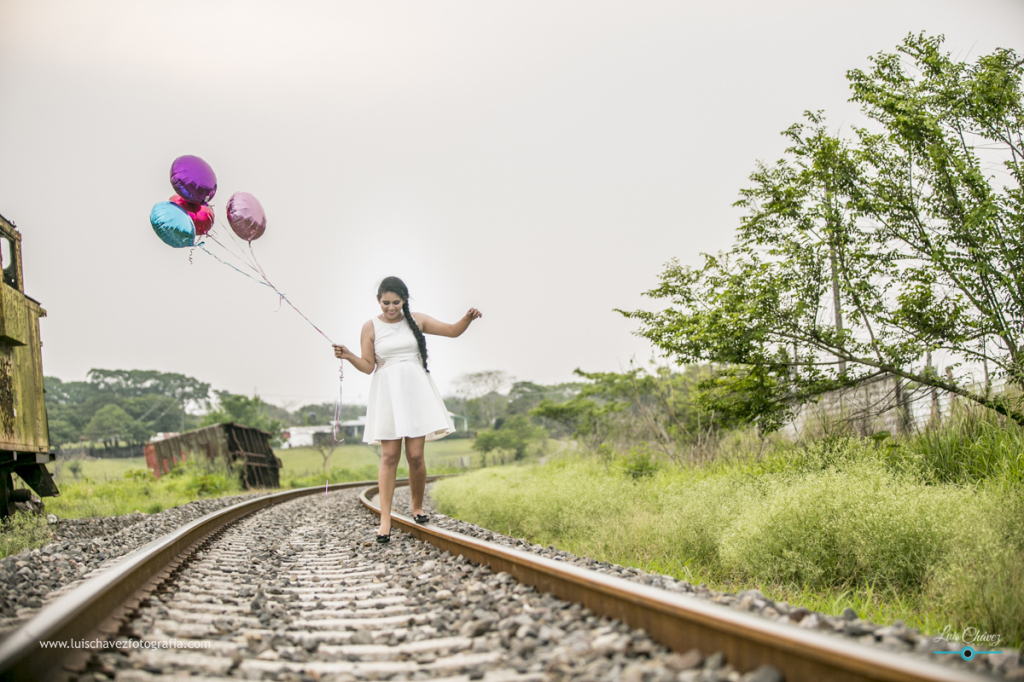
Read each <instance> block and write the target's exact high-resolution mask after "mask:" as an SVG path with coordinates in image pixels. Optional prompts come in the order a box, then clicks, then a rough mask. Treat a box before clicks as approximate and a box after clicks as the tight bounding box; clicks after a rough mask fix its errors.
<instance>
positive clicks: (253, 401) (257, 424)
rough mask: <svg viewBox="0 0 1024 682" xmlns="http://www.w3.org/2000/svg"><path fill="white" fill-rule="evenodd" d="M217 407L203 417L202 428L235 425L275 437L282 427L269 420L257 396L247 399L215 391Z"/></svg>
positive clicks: (264, 405)
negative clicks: (214, 425) (215, 425)
mask: <svg viewBox="0 0 1024 682" xmlns="http://www.w3.org/2000/svg"><path fill="white" fill-rule="evenodd" d="M217 400H218V402H219V407H218V408H217V409H216V410H214V411H212V412H209V413H208V414H207V415H206V416H205V417H203V421H202V424H201V425H202V426H211V425H213V424H227V423H235V424H242V425H244V426H249V427H252V428H254V429H260V430H261V431H266V432H268V433H270V434H272V435H273V436H274V437H276V436H277V435H278V434H279V433H280V432H281V429H282V428H283V427H284V425H283V424H282V423H281V422H279V421H277V420H276V419H271V418H270V417H269V416H268V415H267V412H266V403H265V402H263V400H262V399H261V398H260V397H259V396H258V395H254V396H253V397H251V398H250V397H248V396H244V395H237V394H234V393H229V392H228V391H217Z"/></svg>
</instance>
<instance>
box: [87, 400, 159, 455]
mask: <svg viewBox="0 0 1024 682" xmlns="http://www.w3.org/2000/svg"><path fill="white" fill-rule="evenodd" d="M150 435H151V432H150V430H149V429H148V428H147V427H146V425H145V424H140V423H139V422H138V421H137V420H135V419H132V418H131V416H129V415H128V413H127V412H125V411H124V410H122V409H121V408H120V407H118V406H117V405H107V406H106V407H103V408H101V409H99V410H98V411H97V412H96V414H94V415H93V416H92V419H90V420H89V425H88V426H87V427H86V428H85V436H86V438H89V439H90V440H95V441H103V442H104V443H105V444H108V445H116V444H117V443H118V442H119V441H128V442H129V443H138V442H142V441H145V440H146V439H147V438H148V437H149V436H150Z"/></svg>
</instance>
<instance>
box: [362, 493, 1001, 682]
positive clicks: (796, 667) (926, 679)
mask: <svg viewBox="0 0 1024 682" xmlns="http://www.w3.org/2000/svg"><path fill="white" fill-rule="evenodd" d="M376 494H378V491H377V488H376V487H371V488H368V489H367V490H364V491H363V492H362V494H361V495H360V501H361V502H362V503H363V505H364V506H365V507H366V508H367V509H369V510H370V511H371V512H373V513H374V514H376V515H377V516H378V517H379V516H380V507H379V506H377V505H376V504H374V503H373V501H372V500H371V498H372V497H373V496H374V495H376ZM391 522H392V525H393V526H397V527H398V528H400V529H402V530H403V531H404V532H406V533H410V534H411V535H413V536H415V537H416V538H418V539H420V540H423V541H425V542H429V543H430V544H432V545H434V546H435V547H437V548H438V549H440V550H442V551H448V552H450V553H451V555H452V556H457V555H459V554H461V555H463V556H464V557H466V558H467V559H469V560H470V561H473V562H475V563H479V564H486V565H488V566H490V567H491V569H492V570H493V571H494V572H495V573H497V572H501V571H504V572H506V573H509V574H511V575H512V576H513V577H514V578H515V579H516V580H518V581H519V582H520V583H523V584H526V585H532V586H534V587H536V588H537V589H538V590H539V591H541V592H548V593H551V594H553V595H555V596H556V597H559V598H561V599H565V600H567V601H571V602H577V603H580V604H582V605H583V606H585V607H587V608H588V609H590V610H591V611H593V612H594V613H596V614H599V615H603V616H608V617H610V618H617V619H619V620H621V621H623V622H625V623H628V624H629V625H631V626H632V627H635V628H642V629H643V630H645V631H646V632H647V634H649V635H650V636H651V637H652V638H654V639H655V640H657V641H658V642H661V643H662V644H664V645H665V646H667V647H668V648H669V649H671V650H673V651H678V652H685V651H688V650H689V649H693V648H697V649H700V650H701V651H703V652H705V653H710V652H715V651H721V652H724V653H725V656H726V659H727V660H728V662H729V663H730V664H732V666H733V667H734V668H736V669H738V670H740V671H741V672H742V671H748V670H753V669H754V668H756V667H758V666H760V665H763V664H768V665H773V666H775V667H776V668H778V669H779V670H780V671H782V673H783V674H784V675H785V677H786V680H787V682H800V681H802V680H815V681H817V680H829V681H836V682H864V681H865V680H871V681H873V682H979V681H981V680H989V681H991V680H992V679H993V678H991V677H989V676H984V675H980V674H977V673H973V672H970V671H967V670H963V669H957V668H952V667H949V666H944V665H940V664H938V663H934V662H931V661H927V660H922V659H915V658H912V657H909V656H906V655H901V654H898V653H895V652H892V651H887V650H885V649H876V648H873V647H868V646H864V645H862V644H857V643H855V642H851V641H848V640H844V639H842V638H840V637H836V636H831V635H827V634H825V633H822V632H814V631H810V630H804V629H801V628H798V627H796V626H793V625H782V624H779V623H774V622H772V621H770V620H768V619H766V618H761V617H759V616H755V615H753V614H750V613H746V612H742V611H737V610H735V609H731V608H729V607H727V606H723V605H719V604H713V603H710V602H706V601H703V600H700V599H695V598H692V597H683V596H680V595H677V594H673V593H671V592H667V591H665V590H659V589H656V588H653V587H649V586H647V585H641V584H639V583H635V582H632V581H629V580H625V579H623V578H616V577H612V576H609V575H605V574H602V573H598V572H596V571H591V570H587V569H583V568H579V567H576V566H572V565H569V564H566V563H565V562H561V561H554V560H552V559H548V558H545V557H540V556H537V555H536V554H531V553H529V552H523V551H520V550H515V549H511V548H509V547H505V546H503V545H498V544H495V543H490V542H485V541H483V540H478V539H476V538H472V537H469V536H468V535H463V534H461V533H455V532H452V531H448V530H443V529H441V528H437V527H436V526H432V525H425V526H424V525H419V524H417V523H415V522H414V521H413V519H411V518H409V517H408V516H404V515H402V514H396V513H392V514H391Z"/></svg>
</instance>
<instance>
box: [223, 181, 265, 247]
mask: <svg viewBox="0 0 1024 682" xmlns="http://www.w3.org/2000/svg"><path fill="white" fill-rule="evenodd" d="M227 212H228V224H230V225H231V229H232V230H234V231H235V234H237V235H238V236H239V237H241V238H242V239H244V240H245V241H247V242H251V241H252V240H253V239H259V238H260V237H261V236H262V235H263V232H264V231H265V230H266V229H267V214H266V213H264V212H263V207H262V206H261V205H260V202H259V201H258V200H257V199H256V197H254V196H253V195H251V194H249V193H248V192H235V193H234V194H232V195H231V198H230V199H228V206H227Z"/></svg>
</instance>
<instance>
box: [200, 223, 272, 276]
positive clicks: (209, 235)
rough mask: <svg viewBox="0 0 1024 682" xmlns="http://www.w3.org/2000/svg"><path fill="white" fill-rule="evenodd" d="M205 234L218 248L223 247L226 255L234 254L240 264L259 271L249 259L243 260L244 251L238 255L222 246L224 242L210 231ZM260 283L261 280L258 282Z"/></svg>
mask: <svg viewBox="0 0 1024 682" xmlns="http://www.w3.org/2000/svg"><path fill="white" fill-rule="evenodd" d="M206 236H207V237H209V238H210V239H212V240H213V241H214V243H215V244H216V245H217V246H219V247H220V248H222V249H224V252H225V253H227V254H228V255H231V256H234V257H235V258H237V259H238V262H239V263H241V264H242V265H244V266H245V267H247V268H249V269H250V270H252V271H253V272H256V273H258V272H259V271H258V270H257V269H256V266H254V265H253V264H252V263H250V262H249V261H247V260H245V254H244V253H243V254H242V255H241V256H240V255H238V254H237V253H234V252H233V251H232V250H231V249H229V248H228V247H226V246H224V244H222V243H221V242H220V240H219V239H217V237H215V236H214V234H213V233H212V232H207V233H206ZM260 283H261V284H262V282H260Z"/></svg>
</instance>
